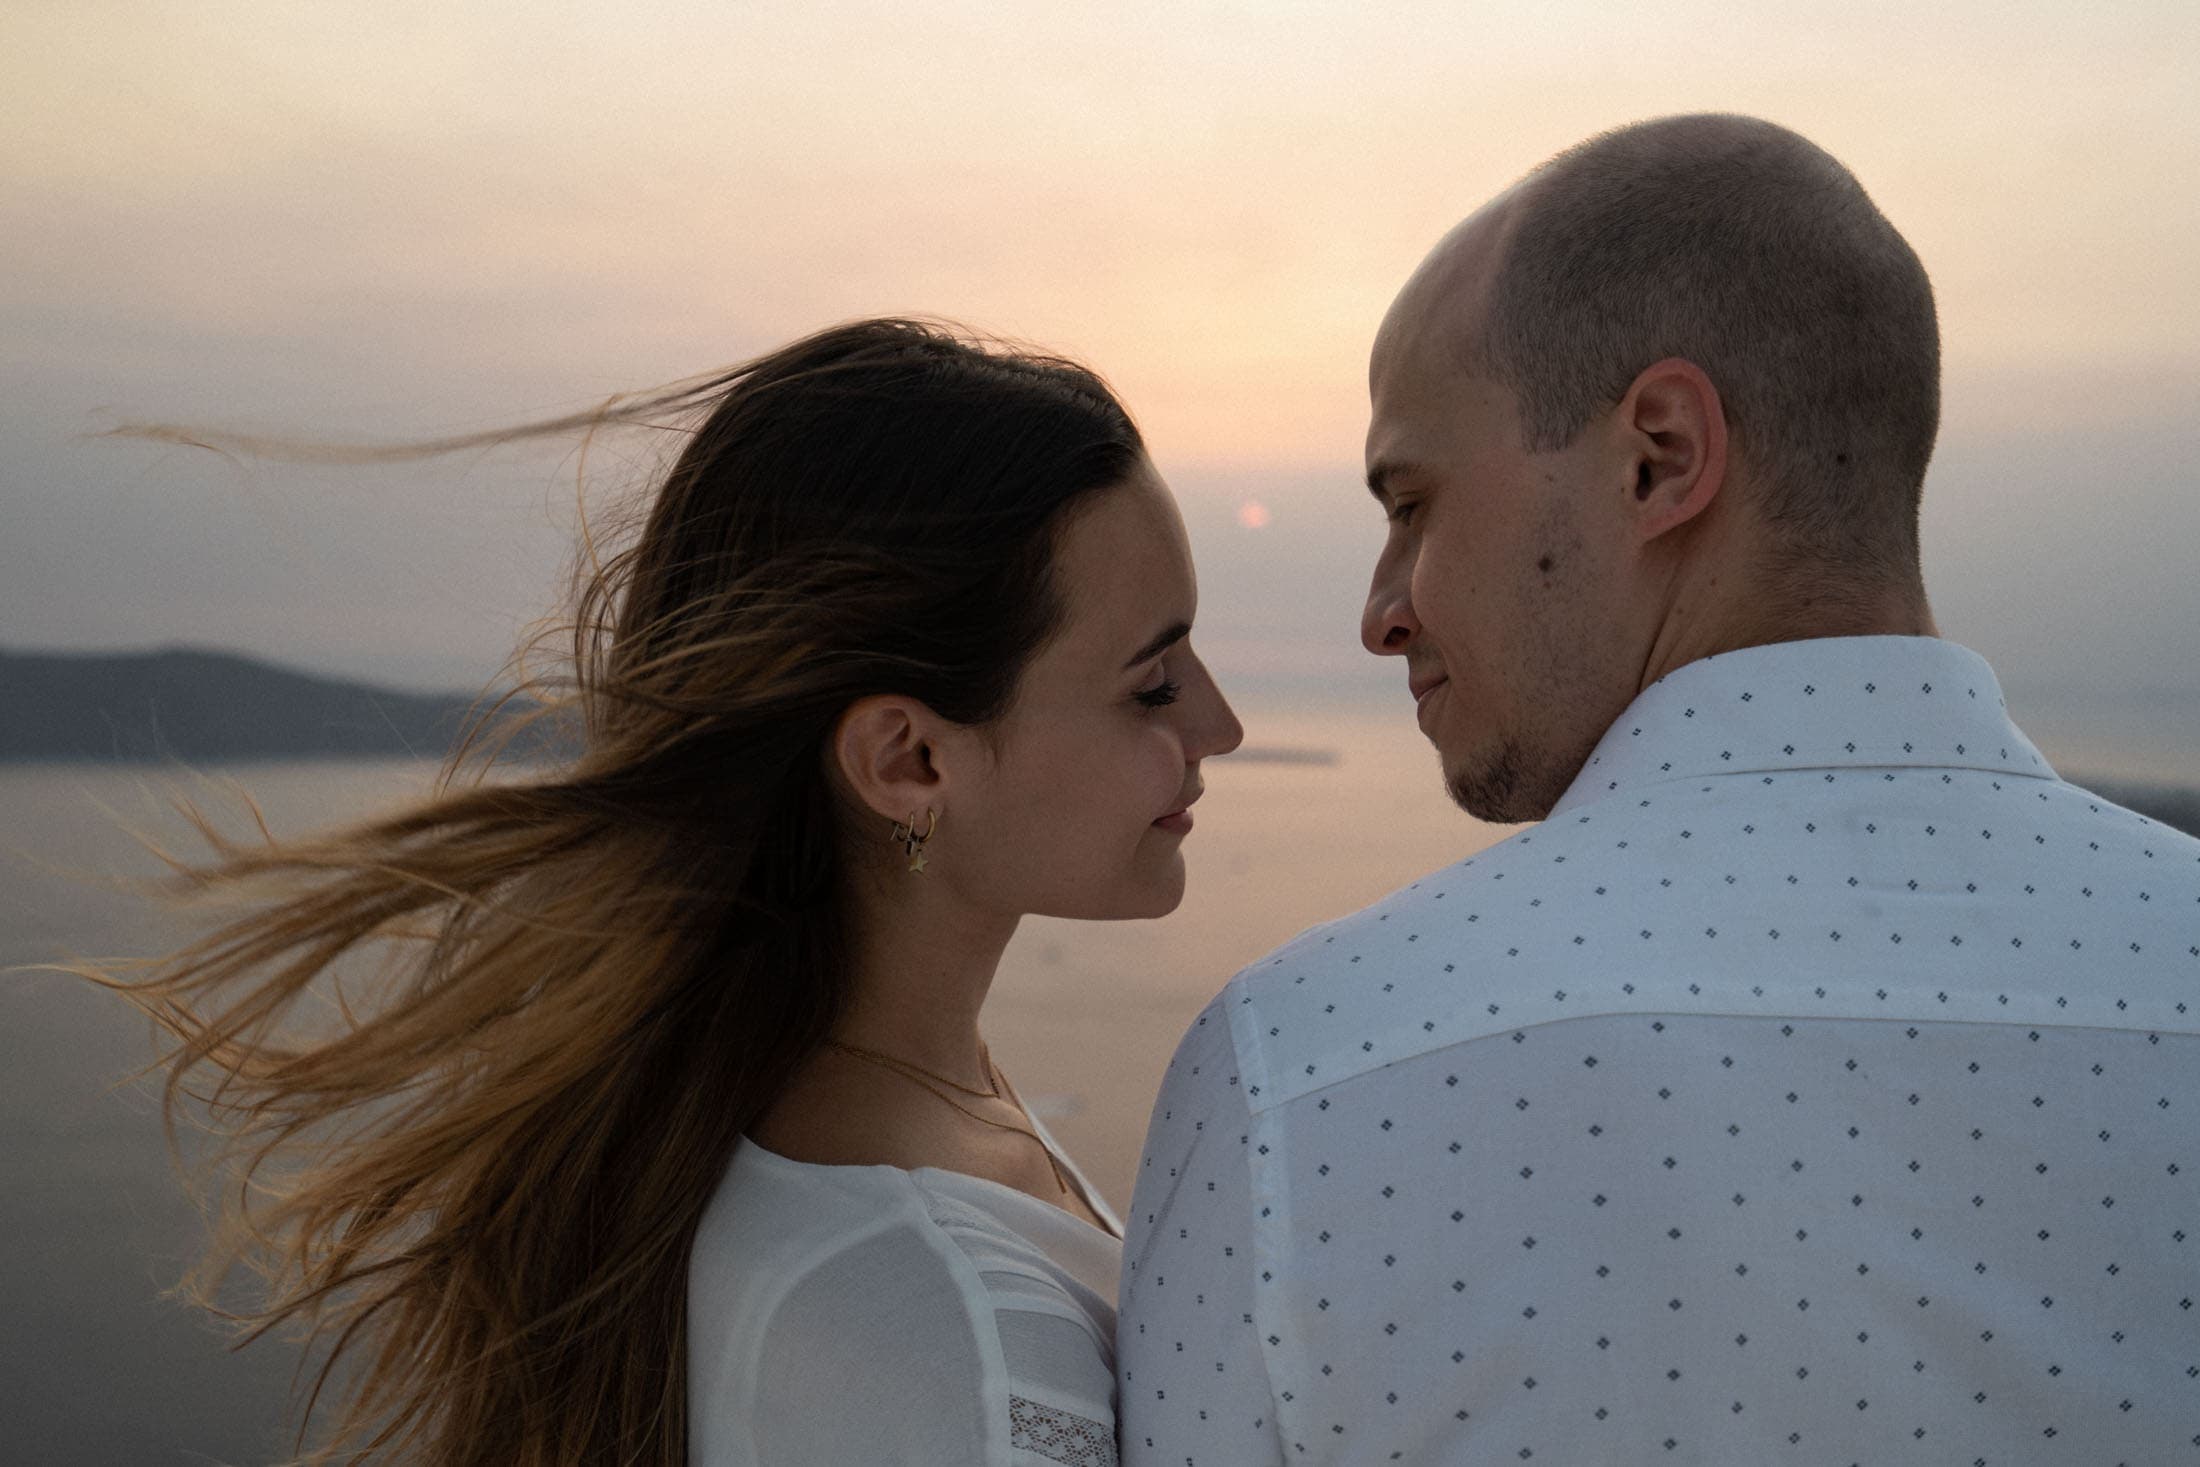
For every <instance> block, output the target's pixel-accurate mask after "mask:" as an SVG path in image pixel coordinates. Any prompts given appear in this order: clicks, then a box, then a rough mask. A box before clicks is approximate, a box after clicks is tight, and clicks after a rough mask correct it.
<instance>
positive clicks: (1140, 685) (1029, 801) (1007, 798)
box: [930, 463, 1245, 918]
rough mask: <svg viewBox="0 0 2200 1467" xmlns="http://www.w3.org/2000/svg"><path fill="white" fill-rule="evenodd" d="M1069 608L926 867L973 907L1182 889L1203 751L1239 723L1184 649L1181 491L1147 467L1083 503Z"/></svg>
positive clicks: (1065, 540)
mask: <svg viewBox="0 0 2200 1467" xmlns="http://www.w3.org/2000/svg"><path fill="white" fill-rule="evenodd" d="M1054 569H1055V586H1056V590H1057V594H1059V595H1060V596H1061V598H1062V603H1063V610H1064V620H1063V624H1062V627H1061V629H1060V630H1059V631H1058V632H1057V633H1056V635H1055V637H1054V639H1053V640H1052V641H1051V642H1049V643H1048V644H1047V646H1046V647H1045V648H1044V649H1043V650H1042V651H1041V652H1040V653H1039V654H1038V655H1037V656H1036V657H1035V658H1033V659H1032V662H1031V665H1030V667H1029V668H1027V669H1026V671H1025V673H1024V678H1023V681H1022V683H1021V684H1020V685H1019V687H1018V688H1017V692H1016V697H1015V701H1014V702H1013V703H1012V704H1011V705H1010V707H1009V710H1008V712H1007V713H1006V714H1005V715H1004V716H1003V717H1002V718H1001V720H1000V721H999V722H998V723H997V724H995V725H994V726H993V727H992V728H991V729H990V730H989V731H988V732H989V733H990V739H989V741H988V742H989V744H990V748H989V749H988V751H987V754H986V756H985V758H984V760H983V761H982V767H983V769H984V775H983V777H982V778H980V779H978V780H976V781H972V782H970V783H967V784H965V783H962V782H958V789H957V791H956V797H955V799H954V802H953V808H952V809H950V810H949V811H948V812H946V814H945V815H944V816H943V817H942V820H941V829H940V838H939V840H938V843H937V846H936V850H937V855H938V861H937V864H936V865H934V866H932V867H931V868H930V869H931V870H932V871H934V872H938V873H940V874H942V875H945V874H947V873H949V872H952V873H953V875H952V877H951V879H952V880H953V881H954V883H955V885H956V886H957V887H958V888H959V891H960V894H961V895H962V896H963V898H964V899H965V900H968V901H970V902H972V903H974V904H976V905H979V906H981V907H985V908H990V909H993V910H996V911H999V910H1006V911H1010V912H1014V913H1016V914H1019V915H1020V914H1023V913H1035V914H1039V915H1043V916H1051V917H1087V918H1092V917H1100V918H1106V917H1158V916H1160V915H1162V914H1163V913H1166V912H1169V911H1172V910H1174V908H1175V907H1176V905H1177V903H1178V902H1179V901H1181V900H1182V899H1183V896H1184V855H1183V845H1184V840H1185V837H1186V835H1187V834H1188V832H1189V831H1190V829H1191V823H1192V815H1191V811H1190V805H1191V803H1192V801H1194V800H1196V799H1198V798H1199V794H1200V790H1201V783H1200V775H1199V761H1200V760H1201V759H1203V758H1205V757H1206V756H1208V755H1210V754H1226V753H1228V752H1229V751H1230V750H1232V749H1234V748H1236V747H1237V746H1238V744H1239V742H1240V741H1241V740H1242V739H1243V737H1244V734H1245V731H1244V729H1243V728H1242V727H1241V726H1240V725H1239V723H1238V721H1237V717H1236V715H1234V714H1233V713H1231V711H1230V705H1229V704H1228V703H1226V702H1225V701H1223V697H1222V693H1221V691H1220V690H1219V689H1217V688H1216V686H1215V683H1214V679H1213V678H1211V677H1209V676H1208V675H1207V669H1206V667H1205V666H1203V665H1202V664H1201V662H1200V660H1199V658H1198V657H1197V656H1196V655H1194V653H1193V652H1192V644H1191V626H1192V617H1193V614H1194V612H1195V611H1196V609H1197V606H1198V599H1199V592H1198V587H1197V585H1196V584H1195V582H1194V580H1193V575H1192V556H1191V548H1190V544H1189V542H1188V541H1187V540H1186V538H1185V534H1184V521H1183V519H1182V517H1181V516H1179V515H1178V513H1177V508H1176V501H1175V499H1173V498H1172V497H1171V496H1170V494H1169V491H1168V489H1167V488H1166V487H1165V486H1164V485H1163V484H1162V482H1161V480H1160V478H1159V476H1158V475H1156V474H1155V473H1154V471H1153V469H1152V467H1151V466H1150V465H1146V464H1143V463H1142V464H1141V466H1140V468H1139V469H1138V470H1137V471H1136V472H1135V473H1134V474H1133V475H1132V476H1131V477H1130V479H1129V480H1128V481H1126V482H1125V483H1124V484H1123V485H1121V486H1120V487H1118V488H1115V489H1111V490H1108V491H1105V492H1104V493H1102V494H1101V495H1099V496H1098V497H1096V498H1095V499H1093V500H1091V501H1090V502H1089V503H1087V504H1086V505H1085V506H1084V507H1083V508H1082V509H1080V510H1078V511H1076V512H1075V513H1074V514H1073V516H1072V518H1071V519H1070V521H1069V522H1068V524H1067V526H1066V527H1065V529H1064V530H1063V532H1062V535H1061V540H1060V544H1059V546H1058V548H1057V551H1056V559H1055V568H1054Z"/></svg>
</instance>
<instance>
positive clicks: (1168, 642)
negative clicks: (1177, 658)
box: [1123, 621, 1192, 672]
mask: <svg viewBox="0 0 2200 1467" xmlns="http://www.w3.org/2000/svg"><path fill="white" fill-rule="evenodd" d="M1191 634H1192V624H1191V623H1190V622H1188V621H1180V622H1178V623H1177V624H1176V625H1175V626H1172V627H1170V628H1169V629H1168V630H1167V631H1165V632H1163V633H1162V634H1161V635H1160V636H1158V637H1155V638H1154V639H1153V640H1152V641H1150V642H1148V643H1147V644H1146V645H1145V646H1143V647H1141V648H1139V649H1138V651H1137V652H1136V653H1134V654H1133V655H1132V657H1131V660H1130V661H1128V662H1126V663H1124V664H1123V671H1125V672H1129V671H1130V670H1131V669H1132V668H1134V667H1136V666H1138V664H1139V663H1141V662H1151V661H1153V660H1154V659H1155V658H1156V657H1159V656H1160V655H1161V654H1162V653H1164V652H1166V651H1168V650H1169V649H1170V648H1171V647H1174V646H1175V645H1176V644H1177V643H1179V642H1181V641H1183V640H1184V639H1185V638H1186V637H1188V636H1190V635H1191Z"/></svg>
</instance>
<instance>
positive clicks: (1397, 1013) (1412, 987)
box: [1215, 767, 2200, 1112]
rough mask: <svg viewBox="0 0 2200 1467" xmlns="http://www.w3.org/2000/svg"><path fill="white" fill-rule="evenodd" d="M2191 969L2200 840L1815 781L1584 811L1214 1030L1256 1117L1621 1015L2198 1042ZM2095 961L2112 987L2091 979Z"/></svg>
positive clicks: (1445, 878) (2098, 819)
mask: <svg viewBox="0 0 2200 1467" xmlns="http://www.w3.org/2000/svg"><path fill="white" fill-rule="evenodd" d="M2104 953H2106V954H2108V955H2109V956H2108V957H2107V958H2103V957H2102V956H2100V955H2101V954H2104ZM2193 956H2200V841H2196V840H2194V839H2193V838H2192V837H2190V836H2186V835H2184V834H2182V833H2180V832H2178V831H2175V830H2173V829H2171V828H2169V827H2167V826H2164V825H2161V824H2159V823H2158V822H2152V821H2149V820H2147V819H2145V818H2144V817H2142V816H2139V815H2136V814H2133V813H2131V812H2129V811H2126V810H2123V809H2121V808H2120V807H2117V806H2115V805H2113V804H2111V803H2110V802H2108V801H2106V800H2104V799H2102V798H2100V797H2099V796H2096V795H2092V794H2090V793H2088V792H2086V791H2084V790H2082V789H2079V788H2077V787H2075V786H2072V785H2068V784H2065V783H2062V782H2061V781H2058V780H2053V779H2039V778H2030V777H2027V778H2021V779H2015V778H2009V777H2005V776H2000V775H1997V774H1993V773H1990V772H1983V771H1970V770H1942V769H1938V768H1932V767H1909V768H1894V769H1890V768H1861V769H1846V770H1839V771H1827V770H1793V771H1785V772H1780V773H1776V774H1769V773H1768V774H1759V773H1748V774H1736V775H1730V776H1724V777H1706V778H1701V779H1686V778H1683V779H1674V780H1670V781H1667V782H1664V783H1659V784H1651V785H1647V786H1642V787H1638V788H1635V789H1631V790H1627V791H1623V792H1621V793H1620V794H1617V795H1614V796H1612V797H1610V798H1605V799H1600V800H1596V801H1594V802H1592V803H1588V804H1585V805H1582V806H1579V807H1576V808H1574V809H1571V810H1567V811H1564V812H1562V813H1561V814H1559V815H1558V816H1556V817H1554V818H1553V819H1551V820H1548V821H1545V822H1544V823H1543V824H1541V825H1538V826H1534V827H1531V828H1529V829H1528V830H1525V831H1522V832H1520V833H1519V834H1517V835H1515V836H1514V837H1512V838H1511V839H1510V840H1507V841H1505V842H1503V843H1501V844H1499V845H1497V846H1493V847H1491V848H1490V849H1489V850H1486V851H1483V852H1480V853H1478V854H1477V855H1475V856H1473V857H1471V858H1469V859H1467V860H1463V861H1460V862H1457V863H1454V864H1453V865H1450V866H1446V867H1443V868H1441V869H1439V870H1437V871H1434V872H1431V873H1429V874H1428V875H1427V876H1424V877H1422V878H1421V879H1420V880H1419V881H1416V882H1413V883H1411V884H1409V885H1407V886H1405V887H1403V888H1400V889H1399V890H1398V891H1395V892H1393V893H1391V894H1390V895H1389V896H1387V897H1385V898H1384V899H1382V900H1381V901H1379V902H1376V903H1375V904H1373V905H1372V906H1369V907H1367V908H1365V909H1363V910H1361V911H1359V912H1355V913H1353V914H1352V915H1350V916H1348V917H1344V918H1341V919H1339V920H1337V921H1334V922H1330V923H1327V924H1324V925H1322V926H1319V927H1314V928H1310V929H1308V930H1307V931H1306V932H1304V933H1302V934H1300V935H1299V936H1298V937H1297V938H1296V939H1294V940H1293V941H1291V942H1290V943H1287V944H1285V945H1284V946H1283V947H1281V948H1279V949H1277V950H1276V951H1274V952H1272V953H1270V954H1268V955H1267V956H1266V957H1264V958H1262V959H1260V960H1259V961H1257V962H1255V963H1253V964H1252V965H1250V966H1249V967H1247V968H1246V969H1244V970H1243V971H1241V972H1240V973H1239V974H1238V975H1237V976H1236V977H1235V978H1234V979H1232V980H1231V983H1230V985H1229V987H1228V988H1227V989H1226V990H1225V991H1224V993H1223V994H1222V995H1220V996H1219V997H1218V999H1217V1003H1216V1006H1215V1012H1216V1013H1217V1014H1218V1016H1220V1017H1223V1018H1226V1020H1227V1022H1228V1023H1229V1025H1230V1026H1231V1030H1232V1033H1233V1036H1234V1038H1235V1041H1236V1043H1235V1058H1236V1061H1237V1063H1238V1065H1239V1067H1240V1072H1241V1076H1242V1082H1243V1084H1244V1087H1245V1092H1244V1093H1245V1097H1246V1101H1247V1104H1248V1105H1249V1107H1250V1108H1251V1109H1252V1110H1254V1111H1255V1112H1259V1111H1262V1110H1266V1109H1269V1108H1272V1107H1274V1106H1277V1105H1281V1104H1284V1103H1285V1102H1287V1101H1289V1100H1292V1099H1294V1098H1296V1097H1298V1096H1301V1095H1304V1094H1307V1093H1308V1092H1310V1091H1314V1090H1319V1089H1323V1088H1326V1087H1328V1086H1331V1085H1336V1084H1340V1083H1342V1082H1344V1081H1346V1080H1349V1079H1351V1078H1352V1077H1353V1076H1355V1075H1357V1074H1359V1073H1362V1072H1365V1071H1368V1070H1373V1069H1376V1068H1378V1067H1380V1066H1383V1065H1387V1064H1391V1063H1395V1062H1397V1061H1400V1060H1405V1059H1409V1058H1412V1057H1414V1056H1416V1055H1419V1054H1423V1053H1426V1052H1428V1051H1430V1050H1433V1049H1438V1048H1443V1047H1447V1046H1450V1045H1454V1044H1461V1043H1467V1042H1471V1041H1475V1040H1478V1039H1484V1038H1488V1037H1489V1036H1492V1035H1496V1034H1502V1033H1507V1032H1510V1031H1513V1030H1515V1029H1518V1028H1521V1027H1524V1026H1528V1025H1535V1024H1545V1023H1555V1022H1563V1021H1566V1020H1569V1019H1577V1018H1587V1017H1594V1016H1597V1015H1604V1014H1617V1013H1629V1012H1652V1011H1656V1012H1676V1013H1677V1012H1689V1013H1697V1012H1700V1013H1705V1014H1724V1015H1732V1016H1738V1017H1739V1016H1750V1015H1766V1014H1787V1015H1797V1016H1802V1017H1809V1016H1811V1015H1824V1016H1826V1017H1839V1016H1850V1017H1874V1016H1876V1017H1882V1018H1886V1017H1894V1016H1896V1010H1897V1009H1900V1010H1901V1011H1902V1013H1903V1014H1904V1015H1907V1016H1909V1017H1913V1018H1954V1017H1959V1016H1961V1015H1962V1014H1973V1013H1974V1011H1975V1016H1983V1017H1990V1018H1992V1019H1995V1020H1997V1021H2001V1022H2017V1021H2024V1022H2032V1021H2035V1020H2037V1021H2040V1022H2048V1023H2066V1022H2074V1021H2076V1019H2077V1016H2078V1014H2079V1011H2080V1010H2081V1009H2083V1010H2085V1011H2086V1012H2088V1013H2091V1012H2092V1008H2090V1007H2088V1005H2093V1006H2095V1007H2097V1006H2099V1005H2102V1004H2105V1005H2108V1007H2107V1008H2105V1009H2102V1010H2101V1011H2100V1012H2099V1013H2098V1014H2095V1015H2094V1017H2095V1018H2096V1019H2097V1020H2098V1021H2099V1022H2103V1023H2109V1024H2112V1025H2118V1026H2128V1025H2129V1024H2131V1023H2133V1022H2140V1020H2139V1019H2138V1018H2137V1017H2136V1016H2137V1015H2139V1014H2140V1013H2142V1012H2144V1013H2145V1014H2147V1015H2149V1016H2150V1017H2149V1018H2147V1019H2146V1020H2145V1022H2158V1023H2166V1024H2170V1025H2171V1027H2177V1023H2178V1019H2177V1016H2178V1010H2177V1007H2176V1002H2177V1000H2178V999H2180V998H2181V997H2185V996H2187V995H2184V994H2183V993H2182V990H2181V989H2180V988H2179V985H2180V984H2182V983H2187V982H2189V980H2190V979H2191V977H2192V976H2193V973H2192V972H2191V971H2188V970H2187V969H2186V968H2185V967H2184V966H2183V965H2184V964H2186V963H2187V962H2189V961H2190V959H2191V958H2192V957H2193ZM2080 961H2082V962H2086V963H2091V964H2098V963H2100V962H2103V961H2111V962H2113V963H2114V965H2115V971H2114V972H2113V973H2108V972H2100V973H2097V974H2096V981H2095V982H2094V983H2093V984H2092V985H2091V987H2090V988H2089V987H2087V986H2086V985H2078V984H2076V983H2075V982H2074V980H2073V976H2072V971H2071V965H2072V964H2073V963H2074V962H2080ZM1890 965H1891V966H1890ZM1890 976H1891V977H1893V978H1896V979H1898V980H1899V981H1898V982H1890V981H1889V978H1890ZM2110 978H2113V979H2114V982H2113V983H2110V982H2108V980H2109V979H2110ZM2096 989H2097V990H2098V992H2097V993H2094V992H2093V990H2096ZM2173 990H2175V991H2174V992H2173ZM2118 1001H2122V1002H2123V1004H2124V1006H2123V1007H2121V1008H2117V1007H2115V1004H2116V1003H2117V1002H2118Z"/></svg>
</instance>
